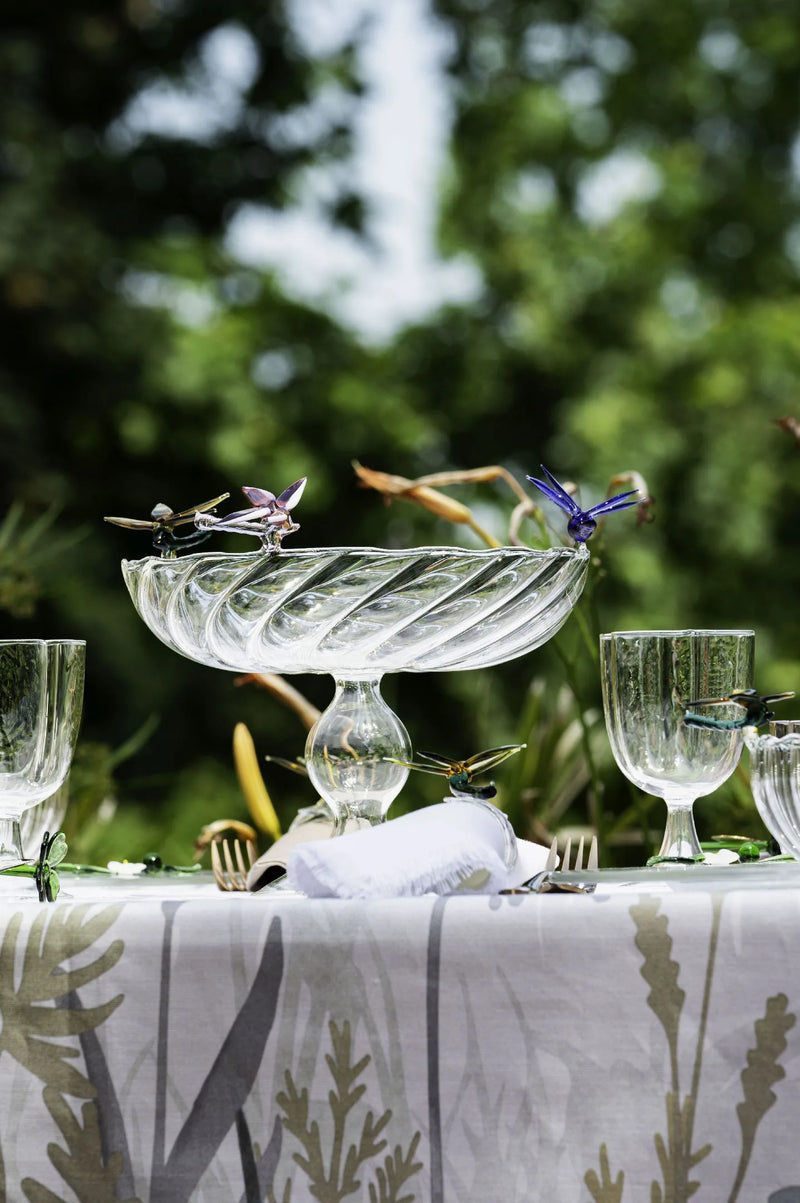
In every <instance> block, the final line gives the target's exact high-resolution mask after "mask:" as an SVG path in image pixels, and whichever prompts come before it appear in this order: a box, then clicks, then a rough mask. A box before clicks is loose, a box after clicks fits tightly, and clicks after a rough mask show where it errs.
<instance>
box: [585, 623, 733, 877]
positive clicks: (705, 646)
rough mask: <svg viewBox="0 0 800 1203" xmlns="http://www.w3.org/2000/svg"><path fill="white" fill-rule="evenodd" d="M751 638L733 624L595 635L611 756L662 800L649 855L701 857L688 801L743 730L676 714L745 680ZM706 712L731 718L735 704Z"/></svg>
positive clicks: (726, 766)
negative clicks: (658, 836) (659, 837)
mask: <svg viewBox="0 0 800 1203" xmlns="http://www.w3.org/2000/svg"><path fill="white" fill-rule="evenodd" d="M754 641H755V637H754V634H753V632H752V631H735V630H734V631H698V630H685V631H612V632H610V633H609V634H605V635H601V636H600V656H601V670H602V684H603V708H604V710H605V717H606V728H607V730H608V737H609V740H610V742H611V750H612V752H613V753H614V759H615V760H616V762H617V764H618V766H619V767H620V769H621V770H622V772H623V773H624V774H625V776H626V777H627V778H628V779H629V780H630V781H632V782H633V783H634V785H636V786H638V787H639V789H642V790H644V791H645V792H646V793H649V794H654V795H655V796H656V797H659V798H663V799H664V801H665V802H666V804H667V823H666V830H665V832H664V839H663V841H662V844H661V849H660V851H659V854H658V857H657V858H655V859H656V860H659V861H660V860H675V861H692V860H699V859H702V856H703V853H702V849H701V847H700V842H699V840H698V838H697V832H696V830H695V825H694V816H693V814H692V807H693V804H694V801H695V798H699V797H701V796H704V795H705V794H710V793H713V791H714V790H715V789H717V787H718V786H720V785H721V784H722V782H723V781H725V780H726V779H727V778H728V777H729V776H730V775H731V773H732V772H733V771H734V769H735V768H736V764H737V762H738V760H739V757H740V755H741V751H742V746H743V739H742V731H741V729H740V728H727V729H714V730H707V729H705V728H703V729H701V728H697V727H691V726H686V725H685V724H684V721H683V716H684V712H685V710H686V707H687V705H688V704H689V703H690V702H695V701H696V700H697V699H700V698H710V697H727V696H728V695H729V694H730V693H731V692H732V691H733V690H736V689H747V688H750V687H751V686H752V676H753V651H754ZM713 714H714V717H715V718H717V719H721V720H723V721H728V720H735V719H737V718H741V709H740V708H739V707H737V706H736V705H731V706H730V707H727V706H726V707H720V706H715V707H714V711H713Z"/></svg>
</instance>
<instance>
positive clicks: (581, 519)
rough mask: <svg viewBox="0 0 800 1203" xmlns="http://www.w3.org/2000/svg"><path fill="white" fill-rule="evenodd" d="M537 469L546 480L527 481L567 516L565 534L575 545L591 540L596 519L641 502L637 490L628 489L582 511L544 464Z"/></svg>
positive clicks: (595, 526)
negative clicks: (539, 469) (566, 533)
mask: <svg viewBox="0 0 800 1203" xmlns="http://www.w3.org/2000/svg"><path fill="white" fill-rule="evenodd" d="M539 467H540V468H541V470H542V472H543V474H544V476H545V478H546V479H545V480H537V478H536V477H535V476H529V477H528V480H529V481H530V482H531V484H532V485H536V488H537V489H539V490H540V491H541V492H542V493H544V495H545V497H548V498H549V499H550V501H552V502H554V503H555V505H557V506H558V508H559V509H560V510H563V511H564V513H565V514H569V522H568V523H567V532H568V534H569V535H570V536H571V537H572V538H573V539H574V540H575V542H576V543H585V542H586V541H587V539H589V538H591V536H592V535H593V534H594V532H595V531H596V530H597V519H598V518H601V517H602V516H603V515H604V514H613V513H615V512H616V511H617V510H627V509H628V508H629V507H630V506H632V505H638V503H639V501H641V495H640V493H639V490H638V489H629V490H628V492H627V493H617V495H616V497H609V498H608V500H607V501H601V502H600V503H599V504H598V505H593V506H592V507H591V509H588V510H582V509H581V507H580V506H579V505H578V503H577V502H576V501H575V499H574V498H573V497H571V496H570V495H569V493H568V492H567V490H566V489H565V488H564V486H563V485H562V484H560V483H559V481H557V480H556V478H555V476H553V473H552V472H549V471H548V470H547V468H545V466H544V464H540V465H539Z"/></svg>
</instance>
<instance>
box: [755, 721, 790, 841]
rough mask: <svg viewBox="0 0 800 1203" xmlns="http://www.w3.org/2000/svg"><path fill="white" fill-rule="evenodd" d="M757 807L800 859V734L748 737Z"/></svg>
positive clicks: (776, 835)
mask: <svg viewBox="0 0 800 1203" xmlns="http://www.w3.org/2000/svg"><path fill="white" fill-rule="evenodd" d="M745 745H746V747H747V750H748V752H749V753H750V785H751V787H752V790H753V799H754V801H755V804H756V809H757V810H758V813H759V815H760V816H761V819H762V821H763V823H764V826H765V827H766V829H767V831H768V832H769V833H770V835H771V836H772V837H773V838H774V839H776V840H777V841H778V843H779V844H780V847H781V851H782V852H790V853H791V854H792V856H793V857H794V858H795V860H800V735H798V734H789V735H783V736H777V735H758V734H757V733H756V732H755V731H750V732H748V733H747V734H746V736H745Z"/></svg>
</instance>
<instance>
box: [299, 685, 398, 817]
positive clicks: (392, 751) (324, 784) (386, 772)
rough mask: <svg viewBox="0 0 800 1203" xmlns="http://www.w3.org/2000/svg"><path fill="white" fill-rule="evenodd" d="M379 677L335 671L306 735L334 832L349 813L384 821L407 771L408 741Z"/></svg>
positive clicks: (312, 772)
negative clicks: (325, 702)
mask: <svg viewBox="0 0 800 1203" xmlns="http://www.w3.org/2000/svg"><path fill="white" fill-rule="evenodd" d="M380 682H381V678H380V676H379V675H378V674H376V673H372V674H370V675H369V676H368V677H367V676H365V677H347V678H345V677H338V676H337V677H336V692H335V694H334V698H333V701H332V702H331V704H330V706H328V708H327V710H325V711H324V712H323V713H322V714H321V715H320V717H319V718H318V719H317V721H316V723H315V724H314V726H313V727H312V728H311V730H310V731H309V733H308V739H307V740H306V753H305V760H306V769H307V770H308V776H309V779H310V780H311V783H312V785H314V787H315V788H316V789H317V791H318V792H319V794H320V796H321V797H322V798H324V799H325V801H326V802H327V803H328V805H329V806H330V808H331V810H332V811H333V814H334V815H335V817H336V826H337V832H336V833H337V835H338V834H342V832H343V831H344V827H345V823H346V822H347V820H348V819H351V820H357V821H359V822H362V823H365V824H366V823H368V824H375V823H382V822H383V820H384V819H385V818H386V813H387V811H388V809H389V807H390V806H391V804H392V802H393V800H394V798H395V797H396V796H397V794H399V792H400V790H401V789H402V788H403V785H404V784H405V781H406V778H407V777H408V769H407V768H406V767H405V763H401V762H407V761H409V760H410V759H411V741H410V739H409V738H408V732H407V731H406V729H405V727H404V726H403V724H402V723H401V722H400V719H399V718H398V717H397V715H396V714H395V713H394V711H393V710H392V709H391V708H390V707H389V706H387V705H386V702H385V701H384V700H383V698H382V697H381V691H380Z"/></svg>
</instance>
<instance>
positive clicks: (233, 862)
mask: <svg viewBox="0 0 800 1203" xmlns="http://www.w3.org/2000/svg"><path fill="white" fill-rule="evenodd" d="M244 846H245V849H246V850H247V860H248V862H249V864H245V859H244V854H243V853H242V845H241V843H240V842H239V840H231V841H230V846H229V843H228V840H219V841H217V840H215V841H214V842H213V843H212V845H211V872H212V873H213V874H214V881H215V882H216V883H217V886H218V887H219V889H220V890H228V891H243V890H246V889H247V874H248V871H249V869H250V867H251V866H252V865H253V864H254V862H255V860H256V858H257V857H258V852H257V851H256V846H255V844H254V843H253V842H252V840H247V841H246V843H245V845H244ZM220 848H221V849H222V856H220ZM223 862H224V863H223Z"/></svg>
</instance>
